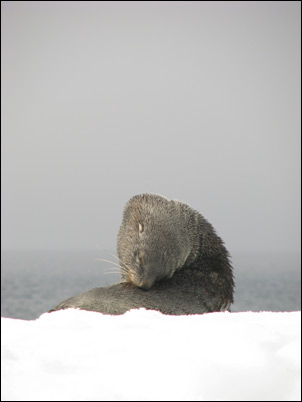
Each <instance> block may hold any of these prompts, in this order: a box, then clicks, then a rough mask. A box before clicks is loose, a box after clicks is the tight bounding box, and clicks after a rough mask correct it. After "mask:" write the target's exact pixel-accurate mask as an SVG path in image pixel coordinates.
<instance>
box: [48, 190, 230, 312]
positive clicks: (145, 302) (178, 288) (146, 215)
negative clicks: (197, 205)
mask: <svg viewBox="0 0 302 402" xmlns="http://www.w3.org/2000/svg"><path fill="white" fill-rule="evenodd" d="M118 256H119V258H120V260H121V264H120V265H121V269H122V280H123V281H124V282H121V283H118V284H116V285H113V286H110V287H107V288H95V289H92V290H89V291H87V292H84V293H82V294H81V295H78V296H74V297H71V298H70V299H67V300H65V301H63V302H62V303H60V304H59V305H58V306H57V307H56V308H55V309H54V310H51V311H55V310H60V309H65V308H69V307H73V308H80V309H84V310H91V311H99V312H102V313H104V314H123V313H124V312H126V311H127V310H130V309H132V308H139V307H145V308H146V309H152V310H159V311H161V312H162V313H164V314H174V315H178V314H202V313H205V312H212V311H224V310H229V308H230V305H231V303H232V302H233V288H234V281H233V274H232V267H231V264H230V261H229V255H228V252H227V250H226V248H225V247H224V245H223V242H222V240H221V239H220V237H219V236H217V234H216V233H215V230H214V228H213V227H212V225H211V224H210V223H209V222H208V221H207V220H206V219H205V218H204V217H203V216H202V215H201V214H200V213H199V212H197V211H195V210H193V209H192V208H190V207H189V206H188V205H186V204H184V203H181V202H179V201H169V200H167V199H166V198H164V197H161V196H157V195H153V194H141V195H138V196H134V197H132V198H131V199H130V200H129V202H128V203H127V205H126V207H125V210H124V216H123V221H122V223H121V227H120V230H119V234H118ZM140 288H142V289H148V290H142V289H140Z"/></svg>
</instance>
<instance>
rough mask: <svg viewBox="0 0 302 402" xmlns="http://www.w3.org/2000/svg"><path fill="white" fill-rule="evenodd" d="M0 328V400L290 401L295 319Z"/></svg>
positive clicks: (89, 315)
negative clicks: (0, 391)
mask: <svg viewBox="0 0 302 402" xmlns="http://www.w3.org/2000/svg"><path fill="white" fill-rule="evenodd" d="M1 320H2V398H1V399H2V400H23V401H29V400H32V401H38V400H42V401H43V400H53V401H61V400H63V401H64V400H245V401H246V400H252V401H255V400H276V401H277V400H300V392H301V379H300V378H301V377H300V375H301V369H300V367H301V366H300V363H301V343H300V328H301V325H300V324H301V313H300V312H291V313H271V312H262V313H251V312H246V313H210V314H204V315H195V316H194V315H193V316H166V315H163V314H161V313H159V312H156V311H148V310H144V309H140V310H132V311H130V312H127V313H126V314H124V315H122V316H106V315H102V314H100V313H94V312H87V311H80V310H73V309H69V310H63V311H58V312H55V313H52V314H43V315H42V316H41V317H40V318H39V319H37V320H35V321H23V320H16V319H9V318H2V319H1Z"/></svg>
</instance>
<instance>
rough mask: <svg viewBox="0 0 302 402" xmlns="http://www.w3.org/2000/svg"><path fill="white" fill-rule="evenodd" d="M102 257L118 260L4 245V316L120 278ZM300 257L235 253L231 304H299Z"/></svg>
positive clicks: (42, 307)
mask: <svg viewBox="0 0 302 402" xmlns="http://www.w3.org/2000/svg"><path fill="white" fill-rule="evenodd" d="M113 254H114V252H113ZM99 258H101V259H106V260H111V261H112V262H113V263H117V260H116V258H114V257H113V256H112V255H111V254H110V252H107V251H104V250H102V251H99V250H82V251H68V250H66V251H49V250H48V251H41V250H39V251H16V250H15V251H3V252H2V254H1V263H2V264H1V265H2V270H1V279H2V280H1V316H2V317H12V318H20V319H25V320H31V319H36V318H38V317H39V316H40V315H41V314H42V313H44V312H46V311H48V310H50V309H51V308H53V307H55V306H56V305H57V304H58V303H59V302H61V301H63V300H65V299H67V298H68V297H71V296H74V295H76V294H79V293H82V292H84V291H86V290H89V289H91V288H94V287H102V286H108V285H112V284H114V283H117V282H119V280H120V275H119V273H118V269H117V267H116V266H115V265H114V264H110V263H108V262H104V261H100V260H99ZM300 261H301V259H300V255H299V254H290V253H284V254H282V253H233V255H232V263H233V267H234V276H235V284H236V287H235V301H234V304H233V305H232V308H231V310H232V311H233V312H238V311H297V310H301V270H300V266H301V262H300ZM114 271H116V272H114Z"/></svg>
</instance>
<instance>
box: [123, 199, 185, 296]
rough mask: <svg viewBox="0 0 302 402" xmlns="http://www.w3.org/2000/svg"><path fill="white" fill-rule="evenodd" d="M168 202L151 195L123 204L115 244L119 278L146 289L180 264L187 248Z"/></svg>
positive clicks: (174, 213) (169, 274)
mask: <svg viewBox="0 0 302 402" xmlns="http://www.w3.org/2000/svg"><path fill="white" fill-rule="evenodd" d="M171 203H173V201H169V200H167V199H166V198H164V197H161V196H158V195H155V194H141V195H137V196H134V197H132V198H131V199H130V200H129V202H128V203H127V205H126V207H125V210H124V215H123V220H122V223H121V226H120V230H119V233H118V247H117V248H118V250H117V251H118V257H119V259H120V266H121V271H122V275H121V277H122V280H124V281H127V282H131V283H132V284H133V285H135V286H137V287H139V288H141V289H145V290H146V289H150V288H151V287H152V286H153V284H154V283H155V282H156V281H159V280H161V279H164V278H171V277H172V276H173V274H174V272H175V271H176V270H177V269H178V268H180V267H181V266H183V264H184V261H185V259H186V258H187V256H188V254H189V252H190V250H189V247H186V244H185V243H186V242H183V241H181V237H180V235H179V230H175V219H177V213H176V212H177V211H176V210H175V207H173V204H171Z"/></svg>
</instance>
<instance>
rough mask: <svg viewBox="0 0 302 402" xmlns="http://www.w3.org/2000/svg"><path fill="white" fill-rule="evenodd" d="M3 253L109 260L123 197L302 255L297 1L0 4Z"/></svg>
mask: <svg viewBox="0 0 302 402" xmlns="http://www.w3.org/2000/svg"><path fill="white" fill-rule="evenodd" d="M1 11H2V248H3V249H8V248H10V249H14V248H16V249H18V248H22V249H40V248H46V249H56V248H60V249H64V248H70V249H86V248H88V249H90V248H95V247H97V245H98V246H99V247H101V248H111V249H113V248H115V244H116V235H117V231H118V228H119V225H120V222H121V218H122V211H123V208H124V205H125V204H126V202H127V201H128V199H129V198H130V197H131V196H132V195H134V194H138V193H141V192H152V193H158V194H161V195H165V196H166V197H168V198H173V199H178V200H181V201H184V202H187V203H188V204H190V205H191V206H192V207H193V208H195V209H197V210H199V211H200V212H201V213H202V214H203V215H204V216H205V217H206V218H207V219H208V220H209V221H210V222H211V223H212V224H213V225H214V227H215V228H216V229H217V232H218V233H219V235H220V236H221V237H222V238H223V239H224V241H225V243H226V246H227V248H228V249H229V250H230V251H231V252H234V251H290V252H292V251H298V250H300V221H301V216H300V194H301V187H300V160H301V159H300V158H301V156H300V155H301V154H300V146H301V145H300V108H301V104H300V96H301V92H300V88H301V81H300V72H301V52H300V48H301V42H300V35H301V19H300V15H301V3H300V2H298V1H296V2H103V1H102V2H64V1H63V2H26V1H24V2H5V1H3V2H1Z"/></svg>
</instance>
